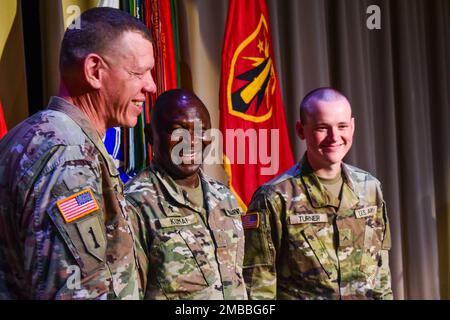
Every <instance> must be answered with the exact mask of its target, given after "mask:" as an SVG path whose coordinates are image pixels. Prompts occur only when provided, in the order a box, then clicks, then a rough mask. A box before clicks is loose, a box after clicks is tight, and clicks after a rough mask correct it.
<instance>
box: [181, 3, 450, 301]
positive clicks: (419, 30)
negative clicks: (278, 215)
mask: <svg viewBox="0 0 450 320" xmlns="http://www.w3.org/2000/svg"><path fill="white" fill-rule="evenodd" d="M227 3H228V2H227V1H225V0H221V1H209V0H196V1H195V0H183V1H179V2H178V4H179V19H180V30H181V33H182V34H181V42H182V56H183V65H184V68H183V70H184V72H183V83H184V85H185V86H187V87H190V88H192V89H194V90H195V91H196V92H197V93H198V94H199V96H200V97H201V98H202V99H203V100H204V101H206V102H207V105H208V107H209V109H210V112H211V115H212V117H213V123H217V122H218V81H219V79H220V53H221V48H222V41H223V32H224V27H225V20H226V8H227ZM267 3H268V7H269V12H270V20H271V26H272V37H273V46H274V50H275V54H276V66H277V69H278V74H279V78H280V79H279V80H280V85H281V88H282V91H283V97H284V102H285V109H286V115H287V119H288V123H287V126H288V128H289V132H290V138H291V144H292V146H293V149H294V153H295V155H296V158H297V159H299V158H300V157H301V155H302V154H303V152H304V151H305V146H304V144H303V143H301V142H300V141H299V140H298V139H297V138H296V136H295V131H294V128H295V122H296V119H297V118H298V107H299V104H300V101H301V99H302V97H303V96H304V95H305V94H306V93H307V92H308V91H310V90H312V89H314V88H316V87H319V86H333V87H335V88H338V89H339V90H342V91H343V92H344V93H345V94H346V95H347V96H348V97H349V100H350V102H351V104H352V107H353V112H354V116H355V120H356V132H355V138H354V145H353V148H352V150H351V152H350V153H349V155H348V156H347V159H346V161H347V162H349V163H351V164H353V165H356V166H359V167H361V168H363V169H365V170H368V171H370V172H372V173H373V174H374V175H375V176H377V177H378V178H379V179H380V180H381V182H382V184H383V192H384V195H385V199H386V201H387V205H388V214H389V217H390V222H391V233H392V241H393V248H392V250H391V255H390V265H391V271H392V282H393V288H394V294H395V297H396V298H397V299H439V298H444V299H449V298H450V294H449V291H450V286H449V274H450V264H449V259H450V258H449V250H450V248H449V244H450V236H449V230H450V222H449V217H450V172H449V169H450V168H449V165H450V153H449V150H450V149H449V143H450V113H449V94H448V92H449V83H450V81H449V80H450V79H449V74H450V71H449V63H450V61H449V60H450V56H449V52H450V48H449V45H450V42H449V40H450V29H449V27H450V25H449V20H450V10H449V4H450V3H449V1H446V0H442V1H439V0H431V1H426V0H415V1H414V0H407V1H406V0H403V1H401V0H396V1H375V0H374V1H364V0H362V1H359V0H344V1H333V0H330V1H326V0H268V1H267ZM373 4H375V5H378V6H379V7H380V9H381V29H380V30H369V29H368V28H367V27H366V20H367V18H368V17H369V14H367V13H366V9H367V7H368V6H369V5H373ZM215 121H216V122H215ZM211 172H212V173H213V174H216V176H217V177H220V176H221V175H220V174H219V173H217V170H211Z"/></svg>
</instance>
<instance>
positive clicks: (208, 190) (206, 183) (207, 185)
mask: <svg viewBox="0 0 450 320" xmlns="http://www.w3.org/2000/svg"><path fill="white" fill-rule="evenodd" d="M200 181H201V182H202V187H203V193H204V194H205V195H206V196H205V204H206V207H207V208H208V210H209V211H212V210H213V209H214V208H215V207H216V206H217V205H219V204H220V203H221V202H222V200H224V199H225V196H224V194H223V192H221V191H220V190H219V189H218V188H219V186H220V184H218V183H217V182H215V181H214V180H213V179H211V178H209V177H208V176H207V175H205V174H204V172H203V170H200Z"/></svg>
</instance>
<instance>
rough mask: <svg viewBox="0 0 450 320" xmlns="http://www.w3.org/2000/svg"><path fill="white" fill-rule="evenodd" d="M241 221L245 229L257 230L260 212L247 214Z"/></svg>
mask: <svg viewBox="0 0 450 320" xmlns="http://www.w3.org/2000/svg"><path fill="white" fill-rule="evenodd" d="M241 219H242V227H243V228H244V229H256V228H258V227H259V212H251V213H247V214H245V215H243V216H242V217H241Z"/></svg>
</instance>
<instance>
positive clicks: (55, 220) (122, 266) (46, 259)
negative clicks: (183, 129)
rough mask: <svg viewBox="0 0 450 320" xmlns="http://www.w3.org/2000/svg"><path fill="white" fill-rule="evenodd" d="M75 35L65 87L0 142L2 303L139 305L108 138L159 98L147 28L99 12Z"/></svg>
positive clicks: (67, 41)
mask: <svg viewBox="0 0 450 320" xmlns="http://www.w3.org/2000/svg"><path fill="white" fill-rule="evenodd" d="M80 22H81V28H79V29H68V30H67V31H66V32H65V34H64V38H63V42H62V46H61V54H60V72H61V80H62V81H61V86H60V91H59V94H58V96H55V97H52V98H51V99H50V102H49V105H48V107H47V108H46V109H45V110H43V111H41V112H39V113H37V114H35V115H33V116H31V117H30V118H28V119H26V120H25V121H24V122H22V123H21V124H19V125H18V126H16V127H15V128H14V129H12V130H11V131H10V132H9V133H8V135H7V136H5V137H4V138H3V140H2V141H1V142H0V299H138V298H139V281H138V280H139V279H138V270H137V259H136V257H137V254H136V252H135V249H134V246H133V234H132V229H131V221H130V219H129V214H128V212H127V211H126V205H125V198H124V195H123V186H122V183H121V181H120V179H119V173H118V171H117V170H116V167H115V165H114V162H113V161H112V159H111V158H110V156H109V155H108V153H107V152H106V149H105V147H104V145H103V142H102V137H103V136H104V134H105V131H106V129H107V128H109V127H113V126H123V127H133V126H134V125H136V122H137V117H138V115H139V114H140V113H141V109H142V102H143V101H144V100H145V95H146V93H148V92H155V91H156V87H155V83H154V81H153V79H152V76H151V73H150V71H151V69H152V68H153V66H154V57H153V46H152V38H151V35H150V32H149V30H148V29H147V28H146V26H145V25H144V24H142V23H141V22H140V21H139V20H137V19H136V18H134V17H132V16H130V15H129V14H128V13H126V12H124V11H121V10H117V9H112V8H94V9H91V10H88V11H86V12H84V13H83V14H82V15H81V17H80Z"/></svg>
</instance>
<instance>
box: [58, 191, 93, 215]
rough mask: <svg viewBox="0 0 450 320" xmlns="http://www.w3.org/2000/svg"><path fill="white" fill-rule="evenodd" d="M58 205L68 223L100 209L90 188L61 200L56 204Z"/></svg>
mask: <svg viewBox="0 0 450 320" xmlns="http://www.w3.org/2000/svg"><path fill="white" fill-rule="evenodd" d="M56 205H57V207H58V209H59V212H60V213H61V215H62V216H63V218H64V220H65V221H66V222H67V223H69V222H72V221H75V220H77V219H79V218H81V217H84V216H85V215H87V214H89V213H91V212H94V211H96V210H98V209H99V206H98V203H97V201H96V200H95V197H94V194H93V193H92V190H91V189H90V188H87V189H84V190H82V191H80V192H78V193H75V194H73V195H71V196H70V197H67V198H64V199H61V200H59V201H57V202H56Z"/></svg>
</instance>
